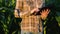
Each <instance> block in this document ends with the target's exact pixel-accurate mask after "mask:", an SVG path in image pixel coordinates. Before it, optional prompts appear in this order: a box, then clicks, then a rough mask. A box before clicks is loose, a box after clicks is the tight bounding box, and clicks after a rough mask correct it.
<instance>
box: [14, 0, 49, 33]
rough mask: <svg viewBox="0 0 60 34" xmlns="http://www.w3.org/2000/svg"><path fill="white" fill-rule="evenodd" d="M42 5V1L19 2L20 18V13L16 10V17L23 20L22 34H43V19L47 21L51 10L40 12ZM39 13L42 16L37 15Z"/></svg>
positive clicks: (25, 0)
mask: <svg viewBox="0 0 60 34" xmlns="http://www.w3.org/2000/svg"><path fill="white" fill-rule="evenodd" d="M18 1H19V2H20V3H21V5H19V4H20V3H19V2H18ZM42 5H43V1H42V0H32V1H31V0H17V3H16V9H19V10H20V14H19V15H20V17H19V16H18V12H17V11H16V10H15V17H16V18H22V22H21V34H24V33H26V34H30V33H33V34H42V32H43V26H42V21H41V19H43V20H45V19H46V17H47V16H48V14H49V9H46V10H42V12H39V9H38V8H41V7H42ZM38 12H39V13H40V14H41V15H36V14H37V13H38ZM33 13H34V14H33Z"/></svg>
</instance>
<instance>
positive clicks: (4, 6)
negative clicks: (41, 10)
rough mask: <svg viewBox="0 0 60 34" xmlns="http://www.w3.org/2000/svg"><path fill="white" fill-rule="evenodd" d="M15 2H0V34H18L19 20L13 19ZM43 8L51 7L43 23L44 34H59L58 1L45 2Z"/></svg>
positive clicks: (13, 0)
mask: <svg viewBox="0 0 60 34" xmlns="http://www.w3.org/2000/svg"><path fill="white" fill-rule="evenodd" d="M15 6H16V0H0V34H19V33H20V31H19V30H20V29H19V28H20V27H19V23H20V22H21V20H22V19H21V18H15V17H14V10H15ZM45 6H52V7H51V12H50V14H49V16H48V17H47V19H46V20H45V21H44V34H60V0H45Z"/></svg>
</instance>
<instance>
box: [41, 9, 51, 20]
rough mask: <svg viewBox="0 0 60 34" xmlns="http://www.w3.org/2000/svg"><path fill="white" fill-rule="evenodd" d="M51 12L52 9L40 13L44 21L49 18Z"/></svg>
mask: <svg viewBox="0 0 60 34" xmlns="http://www.w3.org/2000/svg"><path fill="white" fill-rule="evenodd" d="M49 12H50V9H46V10H42V12H40V13H41V18H42V19H43V20H45V19H46V18H47V16H48V14H49Z"/></svg>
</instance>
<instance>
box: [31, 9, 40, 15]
mask: <svg viewBox="0 0 60 34" xmlns="http://www.w3.org/2000/svg"><path fill="white" fill-rule="evenodd" d="M38 11H39V9H38V8H34V9H33V10H32V11H31V14H33V13H34V14H36V13H37V12H38Z"/></svg>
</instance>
